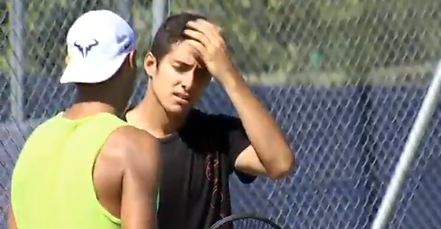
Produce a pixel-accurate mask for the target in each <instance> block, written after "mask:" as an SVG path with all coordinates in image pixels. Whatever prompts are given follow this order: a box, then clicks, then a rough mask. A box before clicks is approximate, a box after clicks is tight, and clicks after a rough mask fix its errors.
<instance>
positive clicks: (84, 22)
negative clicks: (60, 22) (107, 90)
mask: <svg viewBox="0 0 441 229" xmlns="http://www.w3.org/2000/svg"><path fill="white" fill-rule="evenodd" d="M134 49H136V37H135V32H134V31H133V29H132V28H131V27H130V25H129V24H128V23H127V22H126V21H125V20H124V19H122V18H121V17H120V16H118V15H117V14H115V13H113V12H112V11H108V10H93V11H89V12H87V13H85V14H83V15H81V16H80V17H79V18H78V19H77V20H76V21H75V22H74V23H73V25H72V26H71V27H70V29H69V31H68V33H67V53H68V57H67V61H66V62H67V67H66V69H65V70H64V72H63V75H62V76H61V79H60V83H90V84H93V83H100V82H104V81H106V80H108V79H110V78H111V77H112V76H113V75H114V74H115V73H116V72H117V71H118V69H119V68H120V67H121V65H122V64H123V63H124V61H125V59H126V57H127V55H128V54H129V53H130V52H131V51H133V50H134Z"/></svg>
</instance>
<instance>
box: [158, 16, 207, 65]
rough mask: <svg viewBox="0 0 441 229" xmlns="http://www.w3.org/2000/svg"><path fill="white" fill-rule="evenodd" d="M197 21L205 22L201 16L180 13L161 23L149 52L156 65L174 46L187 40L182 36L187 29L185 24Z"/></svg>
mask: <svg viewBox="0 0 441 229" xmlns="http://www.w3.org/2000/svg"><path fill="white" fill-rule="evenodd" d="M197 19H204V20H206V18H205V17H204V16H201V15H197V14H191V13H180V14H175V15H172V16H170V17H168V18H167V19H166V20H165V21H164V22H163V23H162V25H161V26H160V27H159V28H158V31H157V32H156V34H155V37H154V38H153V42H152V46H151V50H150V51H151V53H152V54H153V55H154V56H155V58H156V60H157V61H158V63H159V62H160V61H161V59H162V58H163V57H164V56H165V55H167V53H168V52H169V51H170V50H171V47H172V46H173V45H174V44H176V43H179V42H180V41H183V40H185V39H187V36H186V35H185V34H184V30H185V29H186V28H187V23H188V22H189V21H195V20H197Z"/></svg>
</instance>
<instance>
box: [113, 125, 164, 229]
mask: <svg viewBox="0 0 441 229" xmlns="http://www.w3.org/2000/svg"><path fill="white" fill-rule="evenodd" d="M109 140H110V143H109V145H112V144H116V145H115V147H117V148H119V149H120V150H118V151H119V152H115V153H119V154H120V155H119V156H120V158H121V162H122V163H121V162H120V163H121V164H123V166H124V168H123V173H122V196H121V210H120V212H121V220H122V223H123V225H124V227H125V228H127V229H132V228H156V200H157V195H158V189H159V180H160V177H161V168H162V166H161V165H162V162H161V157H160V154H159V140H158V139H156V138H155V137H153V136H152V135H150V134H149V133H147V132H145V131H143V130H140V129H137V128H135V127H132V126H126V127H122V128H120V129H118V130H116V131H115V132H114V133H113V134H112V136H111V138H110V139H109Z"/></svg>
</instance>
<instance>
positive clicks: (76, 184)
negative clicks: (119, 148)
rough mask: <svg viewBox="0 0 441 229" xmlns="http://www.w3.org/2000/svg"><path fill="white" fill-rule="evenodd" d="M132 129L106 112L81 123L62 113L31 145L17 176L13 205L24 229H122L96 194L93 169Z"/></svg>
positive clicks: (25, 150)
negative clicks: (111, 142)
mask: <svg viewBox="0 0 441 229" xmlns="http://www.w3.org/2000/svg"><path fill="white" fill-rule="evenodd" d="M125 125H128V124H127V123H126V122H124V121H122V120H120V119H119V118H117V117H116V116H114V115H112V114H108V113H102V114H98V115H95V116H93V117H88V118H85V119H82V120H69V119H66V118H64V117H63V116H62V114H59V115H57V116H55V117H53V118H51V119H49V120H48V121H46V122H45V123H43V124H42V125H40V126H39V127H37V128H36V129H35V131H34V132H33V133H32V134H31V136H30V137H29V138H28V140H27V141H26V143H25V145H24V148H23V150H22V151H21V154H20V156H19V158H18V160H17V163H16V166H15V168H14V172H13V176H12V191H11V201H12V207H13V210H14V214H15V218H16V222H17V227H18V228H19V229H60V228H63V229H79V228H81V229H119V228H121V226H120V225H121V224H120V219H118V218H116V217H114V216H112V215H111V214H110V213H109V212H108V211H106V210H105V209H104V208H103V207H102V206H101V204H100V203H99V201H98V200H97V197H96V195H95V189H94V184H93V179H92V173H93V167H94V164H95V160H96V157H97V156H98V153H99V152H100V149H101V147H102V146H103V145H104V143H105V142H106V140H107V138H108V137H109V135H110V134H111V133H112V132H113V131H115V130H116V129H117V128H119V127H122V126H125Z"/></svg>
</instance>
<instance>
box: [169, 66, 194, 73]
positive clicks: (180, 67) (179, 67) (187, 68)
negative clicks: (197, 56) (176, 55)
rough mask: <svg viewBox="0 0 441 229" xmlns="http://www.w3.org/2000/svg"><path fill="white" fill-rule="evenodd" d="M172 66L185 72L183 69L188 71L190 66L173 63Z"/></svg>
mask: <svg viewBox="0 0 441 229" xmlns="http://www.w3.org/2000/svg"><path fill="white" fill-rule="evenodd" d="M173 67H174V68H175V70H176V71H178V72H185V71H188V70H189V69H190V68H191V67H190V66H187V65H183V64H180V65H175V66H173Z"/></svg>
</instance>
